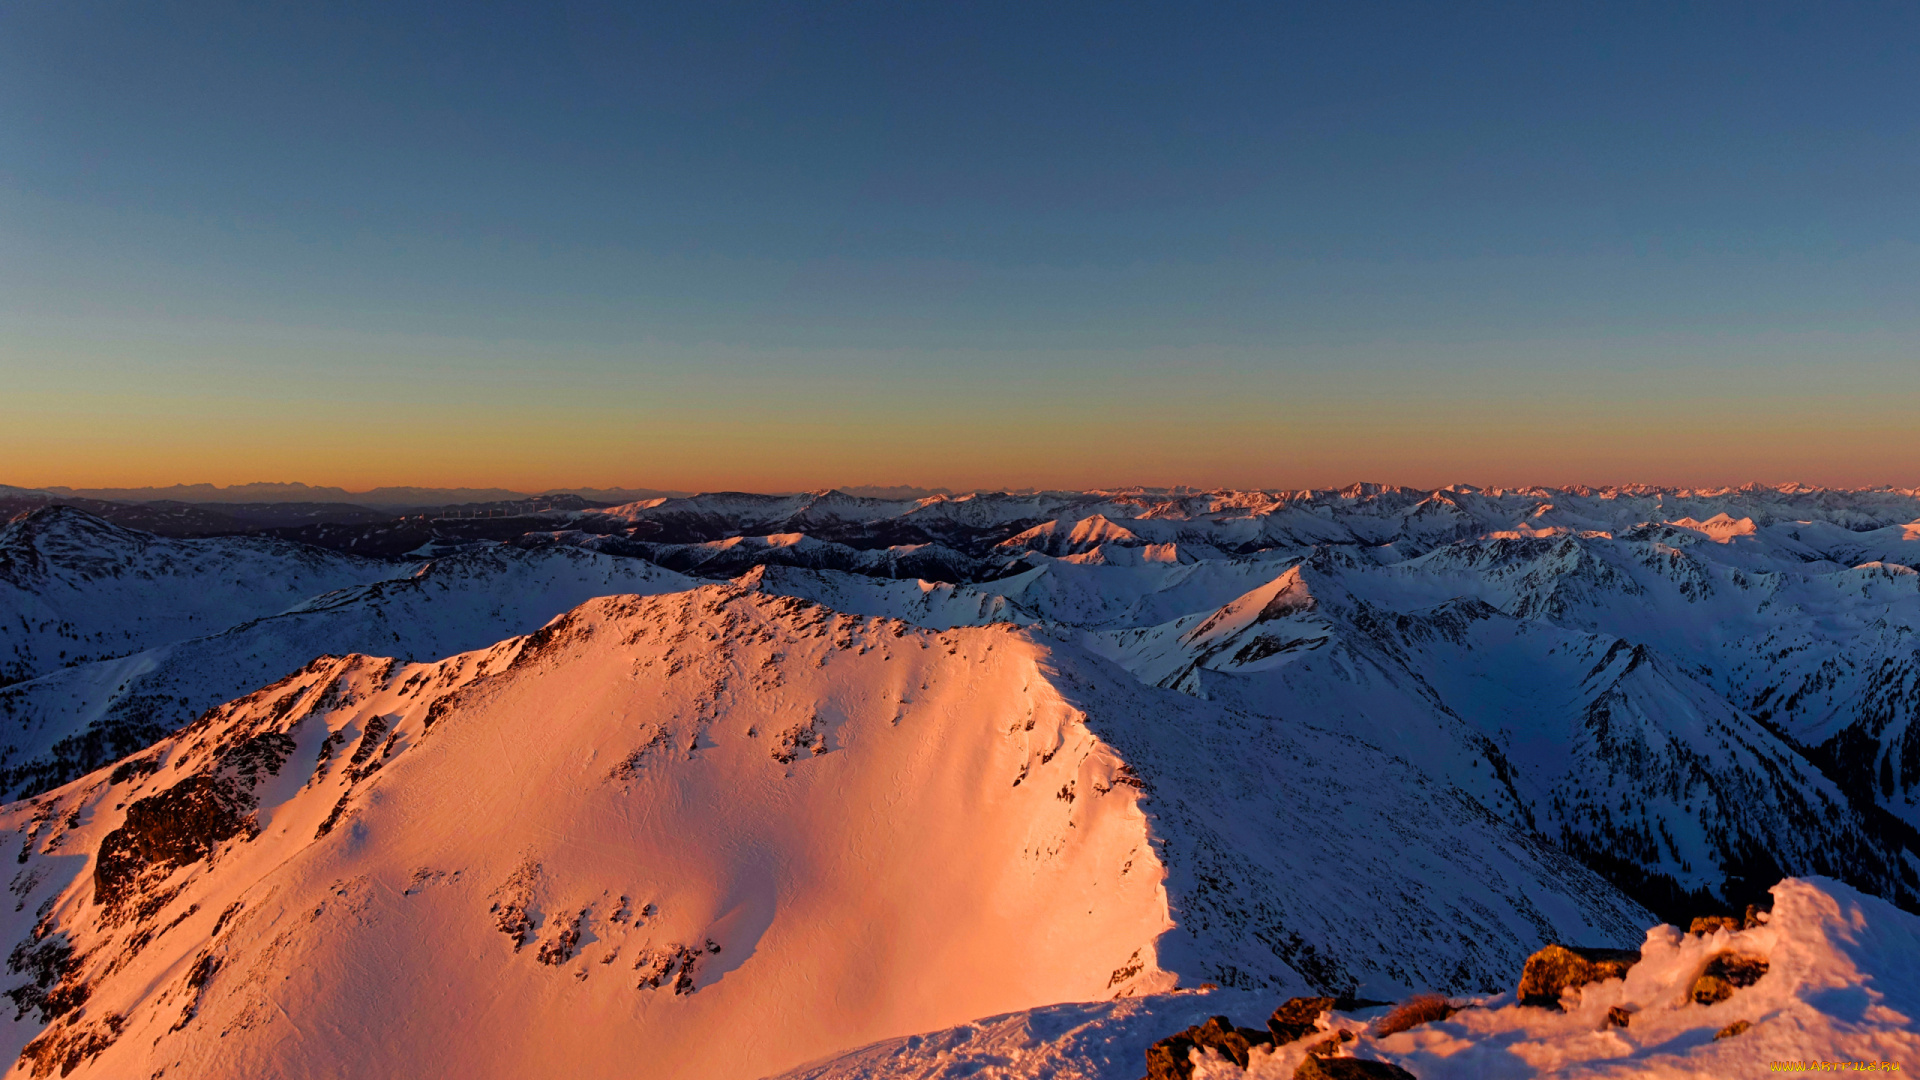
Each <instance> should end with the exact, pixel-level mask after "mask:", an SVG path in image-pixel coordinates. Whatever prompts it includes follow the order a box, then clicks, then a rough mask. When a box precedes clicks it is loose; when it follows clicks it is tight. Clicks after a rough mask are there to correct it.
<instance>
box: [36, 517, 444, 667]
mask: <svg viewBox="0 0 1920 1080" xmlns="http://www.w3.org/2000/svg"><path fill="white" fill-rule="evenodd" d="M408 569H409V568H407V567H402V566H397V565H395V564H393V563H388V562H379V561H375V560H370V559H359V558H354V557H351V556H345V555H338V554H335V553H333V552H327V551H321V550H318V549H316V548H308V547H302V546H301V545H298V544H290V543H287V542H285V541H280V540H267V539H260V538H255V537H234V536H229V537H219V538H217V539H211V540H168V539H162V538H160V537H157V536H154V535H152V534H150V533H143V532H137V531H135V530H132V529H123V528H120V527H119V526H117V525H112V524H109V523H108V522H106V521H103V520H101V519H99V518H97V517H94V516H92V515H91V514H87V513H85V512H83V511H80V510H75V509H72V508H69V507H64V506H55V507H47V508H45V509H41V510H35V511H33V512H31V513H29V514H25V515H22V516H21V517H19V518H17V519H15V520H13V521H10V522H8V523H6V524H5V525H4V526H0V626H3V627H4V628H5V630H4V636H0V685H4V684H6V683H8V682H16V681H19V680H21V679H29V678H32V677H34V676H35V675H41V674H44V673H46V672H48V671H51V670H54V669H56V668H60V667H66V666H68V665H72V664H79V663H84V662H86V661H89V660H95V659H102V658H107V657H114V656H125V655H127V654H129V653H134V652H139V651H140V650H142V649H146V648H151V647H152V646H154V645H159V644H164V643H166V642H169V641H177V640H180V639H183V638H187V637H197V636H200V635H203V634H209V633H214V632H216V631H219V630H224V629H226V628H227V627H229V626H233V625H235V624H237V623H241V622H245V621H247V620H248V619H257V618H260V617H262V616H266V615H273V614H277V613H279V612H282V611H285V610H287V609H288V608H291V607H293V606H295V605H297V604H299V603H300V602H301V601H303V600H305V599H307V598H308V597H310V596H313V595H315V594H318V593H322V592H327V591H329V590H332V589H342V588H348V587H351V586H354V585H364V584H367V583H370V582H374V581H380V580H383V579H386V578H391V577H395V576H399V575H404V574H405V573H406V572H407V571H408Z"/></svg>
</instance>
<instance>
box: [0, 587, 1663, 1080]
mask: <svg viewBox="0 0 1920 1080" xmlns="http://www.w3.org/2000/svg"><path fill="white" fill-rule="evenodd" d="M1169 733H1175V734H1176V737H1173V738H1168V737H1167V735H1168V734H1169ZM1250 738H1251V739H1254V740H1256V741H1257V742H1258V743H1259V744H1260V745H1263V746H1266V747H1269V748H1270V750H1269V753H1268V754H1266V755H1265V756H1264V757H1263V758H1260V759H1259V760H1249V761H1245V762H1242V763H1239V764H1237V765H1236V764H1235V763H1233V762H1230V761H1228V760H1226V759H1225V758H1224V757H1223V755H1226V754H1229V753H1231V752H1232V751H1233V750H1234V748H1235V747H1238V746H1244V745H1247V743H1248V740H1249V739H1250ZM1128 747H1131V748H1133V749H1126V748H1128ZM1242 757H1245V755H1242ZM1383 768H1392V765H1391V763H1387V762H1382V761H1380V760H1378V759H1377V758H1376V757H1375V756H1373V755H1370V754H1368V753H1367V752H1366V751H1365V750H1364V749H1363V748H1358V747H1356V746H1354V745H1353V744H1352V743H1351V742H1349V741H1346V740H1341V739H1339V738H1332V737H1319V736H1312V737H1307V738H1305V739H1304V740H1294V741H1289V737H1288V736H1287V734H1286V733H1285V732H1281V731H1278V730H1267V731H1260V730H1258V729H1251V728H1248V727H1246V726H1245V722H1244V720H1243V719H1237V718H1235V717H1232V716H1228V715H1226V714H1224V713H1222V712H1221V711H1220V710H1218V709H1217V708H1216V707H1215V706H1212V705H1210V704H1208V703H1206V702H1201V701H1198V700H1196V699H1192V698H1188V697H1184V696H1181V695H1176V694H1171V693H1168V692H1165V691H1155V690H1150V689H1148V688H1145V687H1142V686H1140V685H1139V684H1138V683H1136V682H1134V681H1133V680H1132V679H1130V678H1128V677H1127V676H1125V675H1124V674H1123V673H1121V672H1119V671H1117V670H1116V669H1113V668H1111V667H1110V666H1108V665H1105V664H1104V663H1102V662H1100V661H1098V660H1095V659H1093V658H1091V657H1087V656H1085V655H1083V654H1079V653H1077V652H1075V651H1073V650H1072V649H1070V648H1066V647H1060V646H1050V645H1049V644H1048V643H1046V642H1044V641H1042V640H1039V639H1036V638H1033V637H1031V636H1029V635H1027V634H1024V633H1023V632H1020V631H1016V630H1013V629H1011V628H1008V627H1004V626H999V627H985V628H966V629H960V630H954V631H950V632H945V633H939V632H933V631H926V630H919V629H915V628H911V627H908V626H906V625H905V624H902V623H899V622H896V621H892V620H873V619H859V618H854V617H851V616H846V615H840V614H836V613H834V612H832V611H830V610H828V609H825V608H822V607H819V606H816V605H813V604H809V603H806V602H804V601H800V600H797V599H793V598H784V597H772V596H767V595H765V594H760V593H754V592H749V591H746V590H742V589H738V588H734V587H730V586H709V587H705V588H702V589H699V590H695V591H692V592H685V593H678V594H673V595H670V596H663V597H654V598H640V597H627V598H608V599H601V600H595V601H592V602H589V603H588V604H586V605H584V606H582V607H581V608H578V609H576V610H575V611H573V612H571V613H569V614H568V615H566V616H563V617H562V618H560V619H558V620H556V621H555V622H554V623H552V624H550V625H549V626H548V627H546V628H544V629H543V630H541V631H540V632H538V633H536V634H534V635H531V636H530V637H527V638H522V639H515V640H511V641H508V642H504V643H502V644H500V645H498V646H494V647H492V648H489V649H485V650H481V651H478V652H472V653H466V654H462V655H460V656H457V657H454V658H451V659H449V660H447V661H444V662H441V663H437V664H423V665H406V664H400V663H397V662H393V661H386V660H374V659H370V658H365V657H349V658H345V659H328V660H322V661H318V662H316V663H315V664H313V665H311V666H310V667H308V668H306V669H304V670H303V671H301V672H299V673H297V674H296V675H294V676H293V677H291V678H289V679H286V680H283V681H282V682H281V683H278V684H276V685H274V686H272V687H269V688H267V689H266V690H263V691H261V692H259V693H257V694H254V695H252V696H250V697H248V698H246V699H242V700H240V701H238V702H235V703H233V704H232V705H229V706H225V707H223V708H221V709H220V710H218V711H216V712H215V713H213V714H211V715H210V716H209V717H207V718H206V719H204V720H203V721H201V722H199V723H196V724H195V725H194V726H193V727H191V728H189V729H187V730H186V731H183V732H182V733H180V734H179V735H177V736H174V737H172V738H170V739H166V740H163V741H162V742H160V743H159V744H158V745H157V746H155V747H154V748H153V749H151V750H148V751H145V752H143V753H141V754H139V755H136V756H135V757H133V758H130V759H128V760H127V761H126V762H123V763H122V764H121V765H120V766H117V767H116V768H114V769H111V770H103V771H102V772H98V773H95V774H93V775H92V776H89V777H86V778H83V779H82V780H79V781H77V782H75V783H73V784H71V785H69V786H67V787H65V788H62V789H60V790H59V791H57V792H54V793H51V794H49V795H46V796H41V797H39V798H38V799H34V800H29V801H26V802H22V803H16V804H13V805H12V806H10V807H7V808H6V809H5V810H3V811H0V827H4V828H8V829H12V830H15V831H16V833H17V835H19V836H20V838H21V852H22V856H23V859H24V861H23V862H22V863H21V868H20V870H19V872H18V874H17V875H16V877H15V879H14V886H13V887H14V892H15V895H16V896H18V898H19V901H18V906H17V908H16V910H14V911H13V912H10V913H9V912H4V911H0V919H4V920H5V927H6V933H7V935H8V940H9V941H10V942H15V943H18V946H17V949H16V952H15V954H14V955H15V958H16V961H17V962H16V963H15V964H14V968H13V970H14V973H15V976H16V978H18V979H20V980H21V982H20V983H19V984H18V987H17V989H16V991H15V1000H16V1001H18V1002H20V1003H22V1004H23V1005H25V1006H26V1008H25V1010H24V1012H25V1015H24V1017H23V1018H22V1019H20V1020H18V1021H15V1022H13V1023H12V1025H11V1026H10V1028H9V1029H8V1030H9V1035H10V1037H11V1038H12V1040H13V1045H14V1046H15V1047H26V1056H25V1057H24V1058H22V1063H21V1064H20V1065H18V1066H16V1071H17V1072H19V1073H21V1074H25V1073H26V1072H29V1071H31V1070H32V1069H33V1068H34V1067H36V1065H37V1066H39V1067H44V1068H51V1067H53V1066H54V1065H58V1066H60V1067H62V1068H64V1067H66V1066H68V1065H71V1067H72V1070H73V1072H72V1074H73V1075H75V1076H83V1077H84V1076H127V1075H140V1076H147V1075H152V1074H153V1072H154V1071H155V1070H157V1069H162V1068H164V1069H165V1070H167V1072H166V1074H167V1075H176V1074H178V1075H192V1076H196V1077H239V1076H260V1075H378V1074H383V1073H385V1072H387V1071H389V1070H390V1069H392V1068H394V1067H395V1063H396V1062H400V1063H405V1067H406V1068H407V1069H408V1070H409V1071H417V1072H424V1073H426V1074H430V1075H461V1076H474V1077H488V1076H501V1077H507V1076H525V1075H569V1076H585V1077H592V1076H623V1077H624V1076H631V1075H633V1069H634V1062H636V1061H645V1062H648V1067H647V1070H646V1071H647V1075H649V1076H658V1077H683V1076H684V1077H710V1078H716V1080H728V1078H739V1080H750V1078H752V1077H757V1076H762V1075H765V1074H767V1073H770V1072H776V1071H779V1070H781V1069H786V1068H790V1067H792V1066H794V1065H797V1064H799V1063H800V1062H803V1061H806V1060H809V1059H813V1058H818V1057H821V1056H823V1055H826V1054H829V1053H832V1052H835V1051H840V1050H844V1049H847V1048H850V1047H852V1046H856V1045H859V1044H861V1043H864V1042H869V1041H872V1040H875V1039H880V1038H886V1037H891V1036H896V1035H904V1034H908V1033H911V1032H914V1031H920V1030H928V1029H932V1028H938V1027H943V1026H948V1025H951V1024H955V1023H959V1022H962V1021H965V1020H967V1019H969V1018H972V1017H975V1016H981V1015H991V1014H995V1013H1003V1012H1007V1011H1009V1010H1014V1009H1024V1008H1031V1007H1035V1006H1039V1005H1044V1004H1048V1003H1052V1002H1058V1001H1064V1000H1089V999H1099V998H1108V997H1112V996H1114V995H1116V994H1120V995H1126V994H1133V993H1145V992H1152V991H1155V990H1161V989H1165V988H1167V987H1168V986H1170V985H1171V984H1172V983H1173V981H1174V980H1175V979H1176V978H1181V977H1184V978H1186V979H1187V980H1189V981H1191V980H1193V979H1195V978H1199V977H1206V976H1220V975H1231V974H1232V973H1233V972H1234V971H1235V970H1241V969H1242V968H1241V965H1245V966H1244V971H1245V978H1246V980H1247V981H1248V982H1249V984H1250V985H1259V986H1264V987H1269V988H1273V989H1275V990H1304V989H1305V988H1306V987H1307V986H1309V985H1324V984H1328V983H1340V984H1346V985H1353V984H1355V983H1358V984H1360V985H1363V986H1376V985H1378V986H1382V987H1388V986H1396V985H1398V986H1404V985H1407V984H1409V983H1420V984H1423V985H1426V984H1436V983H1438V984H1458V985H1461V986H1462V988H1463V989H1471V988H1475V987H1479V986H1481V985H1482V984H1484V983H1486V982H1488V981H1490V980H1491V981H1498V980H1499V979H1501V978H1503V977H1504V976H1503V973H1504V972H1505V971H1506V970H1507V969H1509V968H1511V967H1513V966H1515V965H1516V964H1518V963H1519V961H1520V960H1521V959H1522V958H1523V957H1524V956H1525V955H1526V953H1527V952H1529V951H1531V950H1532V949H1533V948H1535V947H1537V946H1538V945H1539V944H1541V943H1542V942H1543V941H1545V940H1548V939H1550V938H1555V937H1563V936H1573V937H1578V938H1581V939H1583V940H1585V939H1595V938H1598V939H1603V940H1605V939H1612V940H1627V939H1630V938H1631V936H1632V935H1633V929H1632V928H1633V927H1634V926H1636V925H1639V924H1640V923H1641V922H1642V921H1643V920H1644V913H1642V912H1640V911H1638V910H1637V909H1635V908H1634V907H1633V906H1632V905H1631V904H1628V903H1626V902H1624V901H1622V900H1621V899H1619V898H1618V897H1617V895H1614V894H1611V893H1610V890H1608V889H1607V887H1606V886H1605V885H1604V884H1602V883H1601V882H1600V881H1599V880H1598V879H1597V878H1595V877H1594V876H1593V875H1591V874H1590V873H1589V872H1587V871H1585V870H1584V869H1583V868H1581V867H1579V866H1578V864H1576V863H1573V862H1572V861H1571V860H1568V859H1566V858H1565V857H1564V856H1560V855H1558V854H1557V853H1555V852H1553V851H1551V850H1550V849H1548V848H1546V847H1544V845H1541V844H1539V843H1538V842H1537V841H1534V840H1532V839H1530V838H1528V837H1526V836H1524V835H1522V834H1520V833H1518V832H1517V831H1516V830H1512V829H1510V828H1506V827H1502V826H1500V825H1498V824H1497V823H1495V822H1492V821H1491V820H1490V819H1489V817H1488V815H1486V814H1485V813H1484V812H1482V811H1477V810H1476V809H1475V808H1474V807H1473V806H1472V805H1471V803H1470V802H1469V801H1468V800H1465V799H1463V798H1461V797H1460V796H1459V795H1458V794H1457V793H1453V792H1448V791H1446V790H1444V789H1439V788H1434V787H1432V786H1430V785H1428V786H1423V785H1422V784H1421V782H1420V780H1419V778H1418V777H1416V776H1412V775H1407V774H1406V771H1405V770H1404V769H1403V770H1401V773H1402V775H1400V776H1399V777H1397V779H1398V780H1399V781H1400V782H1399V783H1396V784H1395V785H1394V787H1395V789H1396V790H1397V791H1398V792H1399V794H1398V795H1397V796H1395V797H1394V798H1392V799H1389V800H1387V801H1385V802H1383V801H1382V800H1381V799H1380V798H1379V797H1378V795H1379V793H1378V791H1377V788H1378V786H1379V779H1380V776H1381V771H1380V770H1381V769H1383ZM1342 784H1344V785H1345V788H1346V790H1344V791H1342V790H1341V788H1340V785H1342ZM1143 811H1144V812H1143ZM1409 818H1411V819H1412V820H1408V819H1409ZM1388 834H1393V835H1396V837H1397V839H1396V841H1395V842H1394V843H1393V844H1391V845H1386V846H1382V845H1381V844H1380V843H1379V842H1378V837H1380V836H1382V835H1388ZM1162 860H1165V872H1164V873H1163V864H1162ZM1232 867H1244V868H1250V872H1249V873H1246V874H1238V873H1236V874H1235V875H1233V877H1232V878H1226V879H1223V878H1222V877H1221V876H1220V875H1221V873H1222V872H1223V871H1224V870H1226V869H1228V868H1232ZM1462 868H1465V869H1466V871H1467V872H1466V873H1462V872H1461V869H1462ZM1170 913H1171V914H1172V915H1173V917H1174V918H1176V919H1180V920H1184V922H1183V924H1182V926H1181V927H1179V928H1178V929H1176V930H1175V931H1174V933H1173V934H1172V935H1171V936H1163V935H1165V933H1166V931H1168V930H1169V915H1170ZM1389 949H1391V950H1392V951H1388V950H1389ZM1260 950H1264V953H1265V959H1264V960H1262V959H1259V958H1258V957H1259V955H1260ZM81 999H84V1000H85V1002H86V1005H85V1008H84V1010H82V1009H77V1008H72V1007H70V1006H71V1004H72V1003H73V1002H75V1001H78V1000H81ZM43 1021H51V1026H49V1027H46V1028H45V1029H44V1030H43V1029H42V1022H43ZM30 1040H33V1041H32V1042H30ZM49 1063H51V1064H49Z"/></svg>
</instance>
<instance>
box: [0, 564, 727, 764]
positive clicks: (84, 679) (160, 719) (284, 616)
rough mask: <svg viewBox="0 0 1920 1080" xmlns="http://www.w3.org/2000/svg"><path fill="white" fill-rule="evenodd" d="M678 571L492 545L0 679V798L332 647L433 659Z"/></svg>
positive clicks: (159, 732)
mask: <svg viewBox="0 0 1920 1080" xmlns="http://www.w3.org/2000/svg"><path fill="white" fill-rule="evenodd" d="M692 584H693V583H692V582H691V581H689V580H688V579H687V578H685V577H682V576H681V575H679V574H676V573H674V572H672V571H670V570H663V569H661V568H660V567H658V566H654V565H653V564H651V563H648V562H645V561H642V560H639V559H628V558H617V557H614V556H609V555H600V554H597V553H594V552H589V551H584V550H581V549H579V548H571V547H545V548H537V549H534V550H531V551H527V550H521V549H518V548H510V547H501V546H497V545H490V546H487V547H483V548H478V549H475V550H470V551H464V552H460V553H457V554H454V555H448V556H444V557H442V558H439V559H435V560H432V561H430V562H427V563H424V564H422V565H420V566H419V567H418V568H417V569H415V570H414V571H413V573H411V574H410V575H409V576H407V577H404V578H398V579H394V580H389V581H381V582H375V583H374V584H371V585H363V586H358V587H355V588H350V589H341V590H337V591H334V592H329V593H325V594H323V595H321V596H318V597H315V598H313V599H311V600H308V601H306V602H303V603H301V604H298V605H296V606H294V607H292V608H291V609H290V610H288V611H286V612H284V613H281V614H277V615H272V616H268V617H266V618H260V619H254V620H251V621H249V622H246V623H243V624H241V625H239V626H235V627H233V628H231V629H227V630H224V631H221V632H219V633H215V634H210V635H207V636H205V637H196V638H191V639H188V640H185V641H178V642H173V643H170V644H166V645H162V646H159V647H157V648H153V649H148V650H145V651H143V652H139V653H135V654H133V655H131V656H127V657H122V658H120V659H116V660H107V661H100V662H97V663H92V664H83V665H80V666H77V667H71V668H66V669H63V670H60V671H55V672H52V673H51V674H48V675H43V676H41V677H40V678H38V679H34V680H31V681H29V682H24V683H19V684H16V685H14V686H9V687H5V688H0V793H4V794H7V795H13V796H17V795H18V794H20V793H22V792H23V791H24V792H32V791H41V790H45V789H47V788H50V787H53V786H56V785H58V784H61V783H65V782H66V781H68V780H71V779H73V778H74V777H76V776H79V775H81V774H82V773H85V772H88V771H90V770H92V769H95V768H98V767H99V766H101V765H103V764H106V763H107V762H109V761H112V760H114V759H115V758H118V757H121V756H123V755H126V754H129V753H132V752H133V751H135V750H138V749H140V748H141V747H143V746H146V745H147V744H149V743H151V742H152V741H153V740H155V739H157V738H159V737H161V736H163V735H166V734H168V733H169V732H172V731H174V730H175V729H177V728H179V727H180V726H182V725H183V724H186V723H187V722H188V721H190V720H192V719H193V718H194V717H195V716H198V715H199V714H200V713H202V712H204V711H205V710H207V709H210V708H212V707H213V706H215V705H219V704H222V703H223V702H227V701H231V700H233V699H234V698H236V697H239V696H240V695H242V694H244V693H247V692H248V691H250V690H253V689H254V688H256V687H259V686H261V685H263V684H265V683H268V682H271V681H273V680H275V679H278V678H280V677H281V676H283V675H285V674H287V673H288V672H290V671H294V670H296V669H298V668H300V667H302V666H304V665H305V664H306V663H307V662H308V661H309V660H312V659H313V658H314V657H316V656H320V655H323V654H333V655H340V654H345V653H356V652H358V653H368V654H376V655H387V656H393V657H396V658H398V659H401V660H407V661H414V660H437V659H439V658H441V657H444V656H449V655H451V654H453V653H457V652H465V651H467V650H470V649H477V648H481V647H483V646H486V645H491V644H493V643H495V642H497V641H500V640H501V639H503V638H507V637H512V636H514V635H516V634H523V633H527V632H529V631H531V630H534V629H537V628H538V627H539V626H541V625H542V624H544V623H545V622H547V620H549V619H551V618H553V617H554V616H556V615H558V614H560V613H561V612H563V611H566V610H567V609H569V608H572V607H574V606H575V605H577V604H579V603H581V602H582V601H584V600H587V599H588V598H590V597H595V596H609V595H613V594H621V593H639V594H653V593H662V592H675V591H678V590H681V589H685V588H688V587H690V586H691V585H692Z"/></svg>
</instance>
